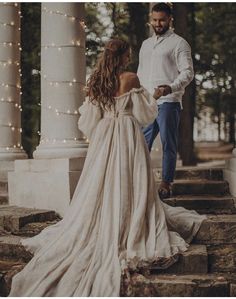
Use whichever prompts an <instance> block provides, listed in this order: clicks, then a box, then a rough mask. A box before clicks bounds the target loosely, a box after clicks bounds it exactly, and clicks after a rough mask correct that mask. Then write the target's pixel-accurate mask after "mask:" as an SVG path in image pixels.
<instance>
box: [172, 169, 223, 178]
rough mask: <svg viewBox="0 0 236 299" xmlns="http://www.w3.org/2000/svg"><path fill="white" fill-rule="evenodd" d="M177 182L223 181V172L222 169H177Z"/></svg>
mask: <svg viewBox="0 0 236 299" xmlns="http://www.w3.org/2000/svg"><path fill="white" fill-rule="evenodd" d="M175 179H176V180H181V179H182V180H200V179H205V180H217V181H221V180H223V170H222V169H220V168H210V169H209V168H208V169H206V168H202V169H201V168H200V169H199V168H197V169H189V168H187V167H186V169H185V168H182V169H177V170H176V173H175Z"/></svg>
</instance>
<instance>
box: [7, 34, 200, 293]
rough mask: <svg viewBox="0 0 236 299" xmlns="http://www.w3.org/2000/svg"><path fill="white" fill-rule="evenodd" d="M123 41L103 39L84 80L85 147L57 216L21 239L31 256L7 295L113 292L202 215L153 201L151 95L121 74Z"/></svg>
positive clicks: (166, 255) (170, 259)
mask: <svg viewBox="0 0 236 299" xmlns="http://www.w3.org/2000/svg"><path fill="white" fill-rule="evenodd" d="M129 54H130V47H129V44H128V43H126V42H124V41H121V40H118V39H113V40H111V41H109V42H108V43H107V45H106V47H105V50H104V52H103V53H102V55H101V57H100V59H99V61H98V63H97V66H96V68H95V70H94V72H93V74H92V76H91V77H90V80H89V82H88V95H89V96H88V97H87V98H86V100H85V102H84V103H83V105H82V106H81V107H80V114H81V116H80V118H79V122H78V125H79V128H80V130H82V131H83V133H84V134H85V135H86V136H87V137H88V138H89V140H90V145H89V149H88V153H87V157H86V160H85V164H84V168H83V172H82V175H81V177H80V180H79V182H78V185H77V187H76V190H75V192H74V196H73V198H72V201H71V204H70V206H69V207H68V209H67V211H66V213H65V215H64V218H63V219H62V220H61V221H59V222H58V223H57V224H55V225H52V226H49V227H47V228H45V229H44V230H43V231H42V232H41V233H40V234H38V235H36V236H34V237H32V238H28V239H21V244H22V245H24V246H25V247H26V249H27V250H29V251H30V252H32V253H33V254H34V256H33V258H32V259H31V261H30V262H29V263H28V264H27V265H26V266H25V268H24V269H23V270H22V271H21V272H19V273H17V274H16V275H15V276H14V277H13V279H12V288H11V292H10V294H9V296H15V297H21V296H25V297H29V296H30V297H33V296H34V297H43V296H52V297H62V296H65V297H71V296H77V297H79V296H103V297H108V296H119V294H120V282H121V278H122V275H125V274H127V273H128V272H129V271H130V270H132V271H139V270H140V269H143V268H146V267H149V266H150V265H151V264H153V263H155V265H156V266H159V267H160V268H161V267H164V268H166V267H168V266H170V265H171V264H173V263H174V262H176V261H177V257H178V255H179V253H181V252H183V251H186V250H187V248H188V243H189V242H190V241H191V240H192V238H193V236H194V235H195V234H196V233H197V231H198V230H199V228H200V225H201V223H202V221H203V220H204V219H205V218H206V217H205V216H200V215H199V214H197V213H196V212H195V211H189V210H186V209H184V208H181V207H177V208H176V207H171V206H168V205H167V204H165V203H163V202H161V201H160V199H159V197H158V192H157V190H156V187H155V181H154V176H153V172H152V168H151V161H150V155H149V151H148V147H147V145H146V143H145V139H144V136H143V133H142V131H141V126H146V125H148V124H150V123H152V122H153V121H154V119H155V117H156V114H157V103H156V99H157V98H158V97H160V96H161V94H160V91H156V92H155V93H154V95H153V96H154V97H152V96H151V95H150V94H148V92H147V91H146V90H145V89H144V88H143V87H142V86H140V84H139V80H138V77H137V76H136V74H134V73H129V72H125V71H124V67H125V66H126V65H127V63H128V60H129Z"/></svg>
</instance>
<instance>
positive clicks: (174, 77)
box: [138, 3, 194, 199]
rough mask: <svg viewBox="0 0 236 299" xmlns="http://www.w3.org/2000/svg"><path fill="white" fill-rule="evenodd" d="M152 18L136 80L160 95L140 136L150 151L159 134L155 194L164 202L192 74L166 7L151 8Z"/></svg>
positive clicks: (188, 53)
mask: <svg viewBox="0 0 236 299" xmlns="http://www.w3.org/2000/svg"><path fill="white" fill-rule="evenodd" d="M151 17H152V27H153V29H154V32H155V33H154V34H153V36H152V37H150V38H148V39H146V40H145V41H144V42H143V44H142V47H141V49H140V53H139V66H138V77H139V80H140V83H141V85H142V86H144V87H145V88H146V89H147V90H148V91H149V92H150V93H152V94H153V93H154V89H159V90H160V92H161V94H162V97H160V98H159V100H158V102H157V105H158V116H157V117H156V119H155V121H154V123H152V124H151V125H149V126H148V127H146V128H144V129H143V133H144V136H145V139H146V142H147V144H148V148H149V151H151V148H152V144H153V142H154V139H155V138H156V136H157V134H158V133H159V132H160V137H161V143H162V148H163V159H162V182H161V184H160V186H159V190H158V192H159V195H160V198H161V199H164V198H168V197H170V193H171V182H173V180H174V174H175V168H176V159H177V145H178V142H177V141H178V127H179V120H180V110H181V109H182V96H183V94H184V90H185V87H186V86H187V85H188V84H189V83H190V82H191V81H192V79H193V77H194V72H193V63H192V57H191V48H190V46H189V44H188V43H187V42H186V41H185V40H184V39H183V38H182V37H180V36H179V35H177V34H175V33H174V32H173V30H172V29H170V22H171V18H172V12H171V8H170V7H169V5H167V4H165V3H159V4H156V5H154V6H153V8H152V13H151Z"/></svg>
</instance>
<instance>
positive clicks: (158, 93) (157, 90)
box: [153, 85, 172, 100]
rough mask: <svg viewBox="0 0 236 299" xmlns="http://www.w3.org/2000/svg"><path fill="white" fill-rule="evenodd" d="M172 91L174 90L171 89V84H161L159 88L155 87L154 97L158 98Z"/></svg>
mask: <svg viewBox="0 0 236 299" xmlns="http://www.w3.org/2000/svg"><path fill="white" fill-rule="evenodd" d="M170 93H172V90H171V87H170V86H169V85H159V86H158V87H157V88H155V92H154V94H153V97H154V98H155V99H156V100H157V99H159V98H160V97H161V96H166V95H168V94H170Z"/></svg>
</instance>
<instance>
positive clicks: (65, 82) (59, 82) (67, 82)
mask: <svg viewBox="0 0 236 299" xmlns="http://www.w3.org/2000/svg"><path fill="white" fill-rule="evenodd" d="M43 78H44V79H46V78H47V75H45V74H44V75H43ZM45 81H47V80H45ZM47 82H48V84H49V85H50V86H54V87H59V86H60V85H61V84H68V85H69V86H70V87H72V86H73V85H75V84H81V85H83V86H84V85H85V84H84V82H80V81H77V80H76V79H75V78H74V79H72V81H47Z"/></svg>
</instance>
